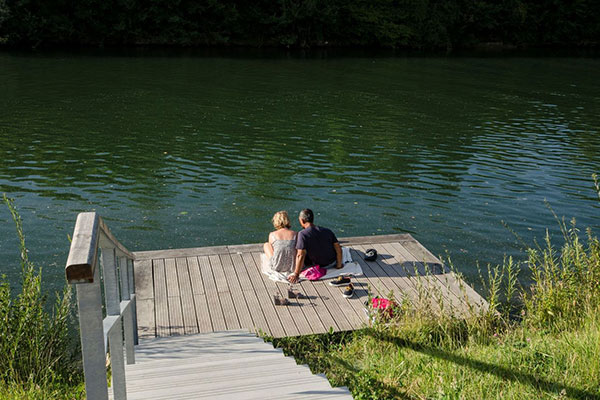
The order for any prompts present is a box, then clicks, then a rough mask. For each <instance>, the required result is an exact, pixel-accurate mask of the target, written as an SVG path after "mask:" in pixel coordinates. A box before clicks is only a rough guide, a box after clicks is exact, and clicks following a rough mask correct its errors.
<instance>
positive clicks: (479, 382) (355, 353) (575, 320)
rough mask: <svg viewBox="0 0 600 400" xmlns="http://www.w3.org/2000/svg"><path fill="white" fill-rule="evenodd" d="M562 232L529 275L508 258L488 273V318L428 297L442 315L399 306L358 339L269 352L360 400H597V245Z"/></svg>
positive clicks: (292, 343)
mask: <svg viewBox="0 0 600 400" xmlns="http://www.w3.org/2000/svg"><path fill="white" fill-rule="evenodd" d="M594 183H595V186H596V191H597V192H598V197H599V199H600V184H599V182H598V180H597V177H596V176H594ZM559 223H560V226H561V230H562V232H563V239H564V243H563V245H562V246H561V247H560V248H559V249H557V248H556V246H555V245H554V244H553V241H552V240H551V238H550V237H549V236H546V240H545V244H544V246H543V247H540V246H536V247H535V248H529V249H528V250H527V255H528V259H527V262H526V263H525V266H524V267H523V268H522V267H521V266H520V265H519V264H517V263H515V262H514V261H513V260H512V259H511V258H509V259H506V260H504V263H503V264H502V265H500V266H496V267H491V266H489V267H488V268H487V274H486V277H485V278H482V281H483V286H484V291H485V294H486V297H487V299H488V304H489V307H488V308H487V309H479V310H478V309H476V308H471V309H470V311H469V312H468V313H467V315H463V316H460V315H454V314H453V313H452V312H449V311H450V310H445V312H440V311H444V310H443V308H442V307H443V302H442V299H441V297H440V296H439V295H438V294H437V293H435V291H430V292H428V293H425V295H424V296H421V295H420V296H419V299H421V298H423V299H425V298H429V299H433V300H434V301H436V302H438V303H439V304H438V306H437V307H435V304H434V306H431V307H428V306H427V305H426V304H416V305H412V306H411V305H409V304H407V303H405V302H401V303H400V305H399V306H398V308H397V309H396V310H395V311H394V316H393V318H391V319H390V318H389V317H385V318H384V317H383V315H382V314H378V315H375V316H374V317H375V318H374V319H373V323H372V324H371V326H369V327H368V328H366V329H363V330H361V331H356V332H354V333H352V334H349V333H344V334H341V333H337V334H328V335H321V336H319V335H315V336H310V337H301V338H287V339H280V340H275V341H273V343H274V344H275V345H277V346H280V347H283V349H284V351H285V352H287V353H288V354H291V355H293V356H294V357H296V359H297V360H298V361H299V362H302V363H304V362H306V363H308V364H309V365H310V367H311V369H313V372H325V373H326V374H327V376H328V378H329V380H330V381H331V383H332V384H333V385H346V386H348V387H349V388H350V390H351V392H352V395H353V396H354V398H355V399H398V398H405V399H413V398H432V399H433V398H437V399H455V398H456V399H458V398H460V399H484V398H503V399H521V398H578V399H600V363H598V360H599V359H600V241H599V240H598V238H597V237H595V236H593V235H592V232H591V231H590V230H588V231H587V235H586V238H585V240H582V239H581V238H580V237H579V232H578V230H577V229H576V226H575V223H574V221H573V222H572V224H571V225H570V227H567V225H566V224H565V223H564V221H559ZM448 262H449V263H450V260H448ZM450 265H451V263H450ZM521 269H524V270H525V271H526V272H528V275H529V276H530V277H531V279H532V281H531V284H528V285H523V284H521V283H520V282H519V278H518V277H519V276H520V275H522V274H520V273H521ZM419 302H420V300H419V301H417V303H419Z"/></svg>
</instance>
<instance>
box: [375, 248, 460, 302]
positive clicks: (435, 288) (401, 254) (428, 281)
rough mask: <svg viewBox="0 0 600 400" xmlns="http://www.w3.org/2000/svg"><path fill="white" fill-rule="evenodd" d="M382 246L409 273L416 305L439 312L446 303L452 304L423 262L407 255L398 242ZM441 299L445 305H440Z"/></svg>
mask: <svg viewBox="0 0 600 400" xmlns="http://www.w3.org/2000/svg"><path fill="white" fill-rule="evenodd" d="M396 245H397V246H396ZM381 246H383V247H384V248H385V250H386V251H387V252H388V253H389V254H390V255H392V256H393V257H394V261H395V263H396V264H397V265H400V267H401V269H402V270H403V271H405V273H406V274H407V277H408V280H409V282H410V283H411V285H412V287H413V288H414V290H415V292H416V293H417V298H418V300H417V302H416V303H415V306H417V307H428V308H429V309H430V310H432V311H433V312H436V313H438V312H441V311H442V309H443V307H445V304H451V303H449V300H448V299H447V294H446V293H444V292H443V291H442V290H441V289H440V288H439V285H438V281H437V279H436V278H435V277H433V276H431V275H429V274H428V272H427V270H426V269H425V267H424V266H423V265H422V264H421V263H419V262H416V261H415V260H413V259H412V256H410V255H409V254H408V255H407V253H406V252H405V251H403V250H402V249H403V248H402V247H401V245H400V244H399V243H398V242H396V243H388V244H383V245H381ZM440 300H442V301H443V302H444V305H440Z"/></svg>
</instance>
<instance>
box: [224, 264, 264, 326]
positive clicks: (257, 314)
mask: <svg viewBox="0 0 600 400" xmlns="http://www.w3.org/2000/svg"><path fill="white" fill-rule="evenodd" d="M231 261H232V263H233V267H234V270H235V273H236V275H237V277H238V282H239V283H240V287H241V288H242V294H243V296H244V298H245V299H246V304H247V305H248V311H249V312H250V316H251V317H252V321H254V329H253V330H254V331H259V330H261V331H263V332H265V333H268V334H271V329H272V328H271V327H270V325H269V323H268V322H267V319H266V318H265V314H264V312H263V306H262V305H261V303H260V301H259V297H258V296H257V295H256V291H255V290H254V288H253V287H252V282H251V280H250V276H249V275H248V271H247V268H246V266H245V265H244V261H243V260H242V256H241V255H240V254H231ZM266 306H267V305H265V306H264V307H266Z"/></svg>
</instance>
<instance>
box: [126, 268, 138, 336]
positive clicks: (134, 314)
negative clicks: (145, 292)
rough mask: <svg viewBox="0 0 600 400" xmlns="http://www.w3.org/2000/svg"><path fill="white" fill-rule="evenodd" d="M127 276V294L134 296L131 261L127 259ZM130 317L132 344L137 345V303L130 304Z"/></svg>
mask: <svg viewBox="0 0 600 400" xmlns="http://www.w3.org/2000/svg"><path fill="white" fill-rule="evenodd" d="M127 274H128V275H129V279H128V280H127V282H128V283H129V293H131V294H132V295H133V296H135V278H134V276H135V274H134V273H133V260H131V259H129V258H128V259H127ZM131 315H132V318H133V319H132V323H133V344H135V345H137V344H139V338H138V331H137V326H138V324H137V301H134V302H133V303H132V304H131Z"/></svg>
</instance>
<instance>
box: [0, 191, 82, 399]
mask: <svg viewBox="0 0 600 400" xmlns="http://www.w3.org/2000/svg"><path fill="white" fill-rule="evenodd" d="M3 199H4V202H5V204H6V205H7V206H8V208H9V210H10V212H11V214H12V216H13V220H14V222H15V226H16V230H17V236H18V238H19V243H20V263H21V286H20V288H11V287H10V285H9V282H8V281H7V279H6V277H5V276H2V277H1V278H0V398H2V399H38V398H39V399H73V398H81V396H82V394H81V390H80V386H81V382H82V374H81V366H80V360H81V356H80V354H79V352H78V347H77V344H78V340H77V335H76V331H75V330H74V326H73V318H72V317H73V316H72V310H73V305H72V302H71V288H70V286H69V285H65V289H64V291H63V293H62V294H60V295H57V296H56V297H57V300H56V303H55V304H54V307H53V310H52V311H51V312H49V311H48V307H47V305H46V303H47V296H46V295H45V294H44V293H43V291H42V280H41V269H37V268H36V267H35V266H34V265H33V264H32V263H31V262H30V261H29V257H28V252H27V248H26V246H25V235H24V233H23V229H22V224H21V218H20V217H19V215H18V213H17V211H16V209H15V207H14V204H13V202H12V201H11V200H10V199H8V198H7V197H6V195H4V196H3Z"/></svg>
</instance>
